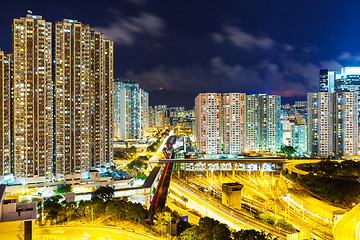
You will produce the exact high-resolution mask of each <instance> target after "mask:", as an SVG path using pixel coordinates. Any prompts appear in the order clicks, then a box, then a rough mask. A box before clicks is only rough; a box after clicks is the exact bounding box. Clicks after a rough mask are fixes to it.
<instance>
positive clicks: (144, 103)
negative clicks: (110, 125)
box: [114, 80, 149, 140]
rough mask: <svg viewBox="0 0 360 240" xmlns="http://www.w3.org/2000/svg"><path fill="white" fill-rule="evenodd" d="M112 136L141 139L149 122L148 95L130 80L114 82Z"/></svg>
mask: <svg viewBox="0 0 360 240" xmlns="http://www.w3.org/2000/svg"><path fill="white" fill-rule="evenodd" d="M114 90H115V91H114V99H115V102H114V133H115V135H114V137H115V138H118V139H124V140H125V139H142V138H143V136H144V130H145V127H146V126H147V125H148V122H149V116H148V113H149V100H148V99H149V96H148V93H147V92H146V91H144V90H143V89H141V88H140V86H139V84H137V83H135V82H132V81H124V82H121V81H119V80H117V81H115V82H114Z"/></svg>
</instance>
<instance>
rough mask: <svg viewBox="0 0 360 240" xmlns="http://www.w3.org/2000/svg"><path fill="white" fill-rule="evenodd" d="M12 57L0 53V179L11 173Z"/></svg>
mask: <svg viewBox="0 0 360 240" xmlns="http://www.w3.org/2000/svg"><path fill="white" fill-rule="evenodd" d="M11 62H12V56H11V54H6V53H4V52H3V51H0V179H1V176H4V175H7V174H10V173H11V168H12V166H11V148H10V147H11V135H10V127H11V122H10V121H11V118H10V116H11V115H10V114H11V105H10V101H11V96H10V93H11V92H10V91H11V89H10V86H11V85H10V83H11V81H12V79H11V75H12V74H11V67H12V63H11Z"/></svg>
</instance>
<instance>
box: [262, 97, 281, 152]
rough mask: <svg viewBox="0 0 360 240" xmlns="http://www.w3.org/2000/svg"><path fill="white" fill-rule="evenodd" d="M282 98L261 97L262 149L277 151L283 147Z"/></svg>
mask: <svg viewBox="0 0 360 240" xmlns="http://www.w3.org/2000/svg"><path fill="white" fill-rule="evenodd" d="M280 114H281V97H280V96H278V95H259V121H260V123H259V126H260V132H259V135H260V146H259V147H260V149H261V150H263V151H268V150H269V151H277V150H278V149H279V148H280V147H281V140H282V128H281V121H280Z"/></svg>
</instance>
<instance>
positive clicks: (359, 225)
mask: <svg viewBox="0 0 360 240" xmlns="http://www.w3.org/2000/svg"><path fill="white" fill-rule="evenodd" d="M333 235H334V239H335V240H345V239H346V240H360V204H358V205H356V206H355V207H354V208H353V209H351V210H350V211H349V212H347V213H346V214H344V216H342V217H341V218H340V219H339V220H338V221H337V222H336V223H335V226H334V228H333Z"/></svg>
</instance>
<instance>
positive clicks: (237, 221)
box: [170, 181, 286, 239]
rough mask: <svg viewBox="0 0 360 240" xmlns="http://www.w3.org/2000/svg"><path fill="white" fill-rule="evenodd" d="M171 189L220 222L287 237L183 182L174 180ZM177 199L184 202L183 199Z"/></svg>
mask: <svg viewBox="0 0 360 240" xmlns="http://www.w3.org/2000/svg"><path fill="white" fill-rule="evenodd" d="M170 189H171V191H175V192H177V193H178V194H179V195H181V194H182V195H184V196H185V197H187V198H188V203H187V204H186V205H187V206H188V207H189V208H193V209H196V210H197V211H198V212H199V213H201V214H202V215H204V216H208V217H211V218H214V219H216V220H218V221H219V222H222V223H225V224H227V225H228V226H229V227H231V228H234V229H236V230H240V229H256V230H258V231H262V230H264V231H266V232H271V233H272V234H273V235H275V236H277V237H278V238H280V239H285V238H286V234H285V232H283V231H279V230H278V229H276V228H272V227H270V226H268V225H266V224H263V223H260V222H258V221H256V220H254V219H251V218H249V217H245V216H243V215H240V214H239V213H237V212H236V211H231V210H230V209H228V208H226V207H224V206H222V204H221V203H218V204H214V203H213V201H212V200H211V199H206V198H204V197H202V196H200V195H198V194H196V193H195V192H193V191H192V190H190V188H186V187H185V186H184V184H183V183H178V182H175V181H172V182H171V184H170ZM172 197H173V198H175V199H176V198H177V197H176V196H175V195H172ZM177 200H178V201H179V202H182V200H181V199H178V198H177Z"/></svg>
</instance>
